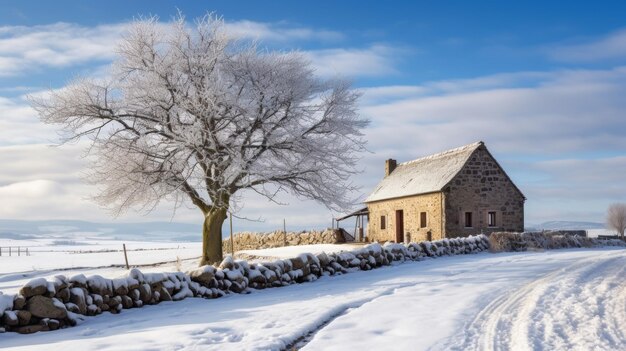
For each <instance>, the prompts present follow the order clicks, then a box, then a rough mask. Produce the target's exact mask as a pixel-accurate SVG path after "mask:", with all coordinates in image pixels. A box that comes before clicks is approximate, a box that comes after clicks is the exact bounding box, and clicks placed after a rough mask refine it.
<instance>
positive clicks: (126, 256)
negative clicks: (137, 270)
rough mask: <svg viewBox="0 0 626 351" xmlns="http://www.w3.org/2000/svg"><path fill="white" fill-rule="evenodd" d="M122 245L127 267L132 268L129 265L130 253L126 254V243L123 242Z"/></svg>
mask: <svg viewBox="0 0 626 351" xmlns="http://www.w3.org/2000/svg"><path fill="white" fill-rule="evenodd" d="M122 247H123V248H124V260H125V261H126V269H130V267H128V255H127V254H126V244H122Z"/></svg>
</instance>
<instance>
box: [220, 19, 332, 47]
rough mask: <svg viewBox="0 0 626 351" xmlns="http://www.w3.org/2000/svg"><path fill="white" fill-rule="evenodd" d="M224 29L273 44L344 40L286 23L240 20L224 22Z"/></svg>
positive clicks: (328, 33) (239, 35) (321, 31)
mask: <svg viewBox="0 0 626 351" xmlns="http://www.w3.org/2000/svg"><path fill="white" fill-rule="evenodd" d="M226 28H227V29H228V30H229V31H230V32H231V33H233V34H234V35H235V36H238V37H240V38H249V39H261V40H265V41H275V42H287V41H296V40H298V41H302V40H319V41H329V42H335V41H339V40H342V39H343V38H344V35H343V34H342V33H339V32H335V31H330V30H319V29H312V28H306V27H292V26H290V25H289V24H286V23H264V22H254V21H248V20H242V21H233V22H226Z"/></svg>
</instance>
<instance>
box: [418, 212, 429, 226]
mask: <svg viewBox="0 0 626 351" xmlns="http://www.w3.org/2000/svg"><path fill="white" fill-rule="evenodd" d="M426 219H427V218H426V212H421V213H420V228H426V226H427V225H428V224H427V223H426Z"/></svg>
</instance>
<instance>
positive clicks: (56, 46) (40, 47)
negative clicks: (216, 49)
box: [0, 20, 343, 76]
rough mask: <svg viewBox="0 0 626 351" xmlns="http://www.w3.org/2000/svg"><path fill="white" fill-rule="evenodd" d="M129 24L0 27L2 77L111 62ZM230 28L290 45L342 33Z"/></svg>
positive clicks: (273, 26)
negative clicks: (49, 68) (51, 68)
mask: <svg viewBox="0 0 626 351" xmlns="http://www.w3.org/2000/svg"><path fill="white" fill-rule="evenodd" d="M128 25H129V23H117V24H105V25H98V26H95V27H88V26H81V25H77V24H72V23H62V22H61V23H54V24H49V25H39V26H30V27H27V26H4V27H0V76H15V75H20V74H24V73H25V72H29V71H36V70H41V69H44V68H46V67H56V68H59V67H69V66H72V65H79V64H84V63H93V62H100V63H102V62H109V61H111V60H112V59H113V58H114V57H115V50H114V49H115V46H116V44H117V42H118V41H119V40H120V39H121V38H122V35H123V33H124V32H125V30H126V29H127V28H128ZM226 26H227V29H228V30H230V31H231V32H232V33H233V34H235V35H237V36H239V37H242V38H245V39H260V40H264V41H276V42H291V41H302V40H319V41H327V42H336V41H338V40H341V39H342V38H343V35H342V34H341V33H339V32H334V31H327V30H314V29H311V28H306V27H294V26H290V25H288V24H286V23H262V22H253V21H247V20H243V21H234V22H226Z"/></svg>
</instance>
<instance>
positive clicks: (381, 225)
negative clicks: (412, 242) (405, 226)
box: [380, 216, 387, 229]
mask: <svg viewBox="0 0 626 351" xmlns="http://www.w3.org/2000/svg"><path fill="white" fill-rule="evenodd" d="M385 224H386V223H385V216H380V229H385V228H387V226H386V225H385Z"/></svg>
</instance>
